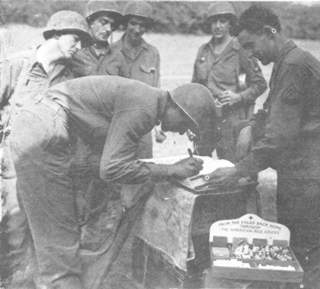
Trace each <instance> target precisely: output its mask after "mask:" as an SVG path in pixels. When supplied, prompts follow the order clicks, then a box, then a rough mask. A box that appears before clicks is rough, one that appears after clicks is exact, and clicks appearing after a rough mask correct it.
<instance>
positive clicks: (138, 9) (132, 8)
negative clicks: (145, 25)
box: [123, 1, 152, 22]
mask: <svg viewBox="0 0 320 289" xmlns="http://www.w3.org/2000/svg"><path fill="white" fill-rule="evenodd" d="M123 16H124V18H125V20H126V21H127V20H128V18H129V17H130V16H138V17H142V18H145V19H146V20H147V21H148V22H151V21H152V6H151V5H150V4H149V3H147V2H145V1H130V2H129V3H127V5H126V6H125V7H124V9H123Z"/></svg>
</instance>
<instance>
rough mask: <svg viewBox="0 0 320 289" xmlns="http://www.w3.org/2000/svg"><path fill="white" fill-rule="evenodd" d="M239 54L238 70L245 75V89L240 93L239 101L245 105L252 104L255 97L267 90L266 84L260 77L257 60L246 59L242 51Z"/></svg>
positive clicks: (260, 72)
mask: <svg viewBox="0 0 320 289" xmlns="http://www.w3.org/2000/svg"><path fill="white" fill-rule="evenodd" d="M239 53H240V57H239V59H240V70H241V71H243V72H244V73H245V75H246V85H247V88H246V89H245V90H244V91H242V92H241V93H240V95H241V99H242V101H243V102H245V103H254V101H255V100H256V98H257V97H259V96H260V95H261V94H262V93H264V92H265V91H266V89H267V82H266V80H265V78H264V77H263V75H262V71H261V68H260V67H259V64H258V62H257V60H255V59H253V58H248V57H247V55H246V54H245V53H244V52H243V50H242V49H240V50H239Z"/></svg>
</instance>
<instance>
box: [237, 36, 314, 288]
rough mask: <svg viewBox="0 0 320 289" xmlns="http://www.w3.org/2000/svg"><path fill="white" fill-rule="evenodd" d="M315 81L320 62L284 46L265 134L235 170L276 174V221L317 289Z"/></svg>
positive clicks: (309, 283) (273, 82)
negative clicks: (284, 229) (284, 227)
mask: <svg viewBox="0 0 320 289" xmlns="http://www.w3.org/2000/svg"><path fill="white" fill-rule="evenodd" d="M319 80H320V63H319V61H318V60H316V59H315V58H314V57H313V56H312V55H311V54H310V53H308V52H305V51H303V50H301V49H299V48H298V47H297V46H296V45H295V44H294V43H293V42H292V41H288V42H287V43H286V44H285V46H284V48H283V49H282V50H281V51H280V56H279V57H278V59H277V61H276V62H275V64H274V67H273V71H272V75H271V79H270V93H269V96H268V98H267V101H266V103H265V109H266V111H267V113H268V117H267V120H266V127H265V134H264V136H263V137H262V138H261V139H260V140H259V141H258V142H257V143H256V144H255V145H254V146H253V148H252V152H251V153H250V154H249V155H248V156H247V157H246V158H245V159H244V160H242V161H240V162H239V163H238V164H237V166H236V167H237V169H238V171H239V172H240V173H241V174H242V175H248V174H250V173H257V172H259V171H261V170H263V169H266V168H267V167H272V168H274V169H276V170H277V173H278V190H277V209H278V218H279V222H280V223H283V224H285V225H287V226H288V227H289V229H290V230H291V233H292V234H291V240H292V243H291V244H292V246H293V248H294V250H295V252H296V253H297V256H298V258H299V260H300V261H301V263H302V265H303V267H304V268H305V270H306V272H305V288H319V285H320V282H319V281H320V277H319V276H320V274H319V272H320V269H319V268H320V264H319V258H318V257H316V256H318V255H319V245H320V210H319V208H320V182H319V176H320V158H319V156H320V151H319V148H320V106H319V103H320V102H319ZM310 262H311V264H312V265H310Z"/></svg>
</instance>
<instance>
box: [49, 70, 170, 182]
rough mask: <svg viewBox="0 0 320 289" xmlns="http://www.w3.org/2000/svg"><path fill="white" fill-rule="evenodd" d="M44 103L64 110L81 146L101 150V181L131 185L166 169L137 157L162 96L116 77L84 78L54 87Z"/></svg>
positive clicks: (160, 112) (158, 111)
mask: <svg viewBox="0 0 320 289" xmlns="http://www.w3.org/2000/svg"><path fill="white" fill-rule="evenodd" d="M45 97H49V98H50V99H52V100H53V101H55V102H56V103H59V104H60V105H61V106H63V107H64V108H65V110H66V111H67V114H68V115H69V117H70V120H71V121H70V123H71V127H72V128H74V129H75V131H77V133H78V135H79V136H80V137H81V138H82V139H83V141H84V142H85V143H87V144H89V145H95V146H96V145H97V144H100V146H101V147H100V151H101V152H102V157H101V162H100V176H101V178H102V179H103V180H105V181H113V182H120V183H130V184H132V183H142V182H145V181H147V180H148V179H149V178H150V177H153V176H159V175H164V176H165V175H166V168H165V167H163V166H160V165H155V164H149V163H145V162H141V161H139V160H137V155H136V152H137V148H138V144H139V141H140V139H141V137H142V136H144V135H146V134H147V133H149V132H150V131H151V130H152V128H153V127H154V126H155V125H156V124H158V121H159V120H160V119H161V117H162V115H163V113H164V108H165V106H166V103H167V101H168V93H167V92H166V91H163V90H160V89H158V88H152V87H150V86H148V85H146V84H144V83H141V82H139V81H135V80H128V79H125V78H122V77H118V76H87V77H82V78H78V79H74V80H70V81H66V82H64V83H61V84H58V85H56V86H54V87H52V88H50V89H49V90H48V91H47V94H46V96H45ZM96 165H97V164H96Z"/></svg>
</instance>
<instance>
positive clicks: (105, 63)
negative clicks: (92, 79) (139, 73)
mask: <svg viewBox="0 0 320 289" xmlns="http://www.w3.org/2000/svg"><path fill="white" fill-rule="evenodd" d="M72 71H73V73H74V75H75V77H81V76H88V75H119V76H124V77H128V72H127V68H126V65H125V61H124V59H123V58H122V57H121V55H119V52H118V51H116V50H114V49H112V48H110V46H109V45H106V47H105V49H104V50H102V51H101V52H100V53H99V55H98V53H97V51H96V50H95V49H94V45H92V46H89V47H85V48H82V49H81V50H79V51H78V52H77V53H76V54H75V55H74V57H73V59H72Z"/></svg>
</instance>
